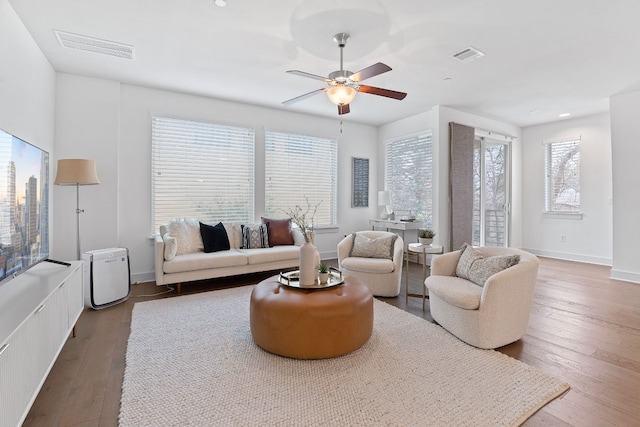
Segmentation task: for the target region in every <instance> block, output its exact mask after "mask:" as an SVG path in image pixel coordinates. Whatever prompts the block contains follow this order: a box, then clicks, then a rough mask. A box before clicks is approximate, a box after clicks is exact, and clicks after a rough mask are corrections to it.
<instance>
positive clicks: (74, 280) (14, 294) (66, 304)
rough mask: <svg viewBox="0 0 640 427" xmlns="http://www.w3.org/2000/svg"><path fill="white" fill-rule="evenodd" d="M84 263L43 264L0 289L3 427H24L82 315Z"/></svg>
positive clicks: (0, 406) (1, 423) (0, 363)
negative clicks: (68, 265) (33, 405)
mask: <svg viewBox="0 0 640 427" xmlns="http://www.w3.org/2000/svg"><path fill="white" fill-rule="evenodd" d="M82 281H83V275H82V263H81V262H80V261H75V262H73V263H72V264H71V266H70V267H66V266H61V265H58V264H51V263H46V262H43V263H40V264H38V265H36V266H35V267H33V268H32V269H30V270H28V271H26V272H25V273H23V274H22V275H20V276H18V277H16V278H15V279H13V280H11V281H9V282H7V283H5V284H4V285H1V286H0V408H2V409H1V410H0V426H2V427H5V426H14V425H20V424H21V423H22V422H23V421H24V418H25V417H26V415H27V413H28V412H29V408H30V407H31V404H32V403H33V401H34V400H35V398H36V396H37V395H38V392H39V391H40V387H42V384H43V383H44V380H45V379H46V378H47V375H48V374H49V371H50V370H51V367H52V366H53V364H54V362H55V361H56V358H57V357H58V354H59V353H60V350H62V347H63V346H64V344H65V342H66V339H67V337H68V336H69V334H70V332H71V330H72V329H73V327H74V325H75V323H76V321H77V320H78V318H79V317H80V314H81V313H82V310H83V301H84V296H83V289H84V286H83V282H82Z"/></svg>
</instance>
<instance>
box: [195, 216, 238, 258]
mask: <svg viewBox="0 0 640 427" xmlns="http://www.w3.org/2000/svg"><path fill="white" fill-rule="evenodd" d="M200 235H201V236H202V243H204V251H205V252H206V253H210V252H218V251H228V250H229V249H231V246H230V245H229V236H227V230H225V229H224V225H222V223H221V222H219V223H218V224H216V225H208V224H203V223H202V222H201V223H200Z"/></svg>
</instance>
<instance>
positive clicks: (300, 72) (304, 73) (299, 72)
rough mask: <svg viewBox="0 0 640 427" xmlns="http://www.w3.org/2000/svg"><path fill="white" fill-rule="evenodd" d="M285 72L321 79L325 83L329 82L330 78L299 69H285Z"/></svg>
mask: <svg viewBox="0 0 640 427" xmlns="http://www.w3.org/2000/svg"><path fill="white" fill-rule="evenodd" d="M287 73H289V74H293V75H296V76H300V77H307V78H310V79H315V80H322V81H323V82H325V83H329V82H330V81H331V79H328V78H326V77H322V76H319V75H317V74H311V73H306V72H304V71H299V70H289V71H287Z"/></svg>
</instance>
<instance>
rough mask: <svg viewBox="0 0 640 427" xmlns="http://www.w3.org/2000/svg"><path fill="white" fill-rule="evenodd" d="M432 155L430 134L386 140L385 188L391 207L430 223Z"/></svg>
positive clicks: (428, 224)
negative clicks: (389, 196) (388, 194)
mask: <svg viewBox="0 0 640 427" xmlns="http://www.w3.org/2000/svg"><path fill="white" fill-rule="evenodd" d="M432 175H433V155H432V144H431V134H430V133H429V134H427V133H425V134H420V135H416V136H413V137H410V138H404V139H400V140H395V141H389V142H387V145H386V156H385V189H386V190H388V191H390V192H391V208H392V209H393V210H394V211H395V212H407V213H412V214H415V215H416V219H417V220H419V221H424V223H425V226H427V227H432V226H433V219H432V214H433V185H432Z"/></svg>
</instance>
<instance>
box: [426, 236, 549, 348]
mask: <svg viewBox="0 0 640 427" xmlns="http://www.w3.org/2000/svg"><path fill="white" fill-rule="evenodd" d="M475 250H476V251H479V252H480V253H481V254H482V256H485V257H490V256H496V255H520V262H519V263H518V264H516V265H514V266H512V267H509V268H507V269H506V270H502V271H500V272H498V273H495V274H493V275H492V276H490V277H489V278H488V279H487V281H486V282H485V283H484V286H479V285H477V284H475V283H473V282H471V281H469V280H466V279H463V278H461V277H457V276H456V274H455V273H456V266H457V264H458V259H459V258H460V251H454V252H449V253H446V254H443V255H440V256H438V257H435V258H434V259H433V260H432V262H431V275H430V276H429V277H427V279H426V280H425V286H426V287H427V290H428V292H429V305H430V309H431V316H432V317H433V319H434V320H435V321H436V322H438V323H439V324H440V325H441V326H442V327H443V328H445V329H446V330H448V331H449V332H451V333H452V334H453V335H455V336H457V337H458V338H460V339H461V340H462V341H464V342H466V343H467V344H471V345H473V346H475V347H479V348H484V349H489V348H497V347H502V346H504V345H507V344H510V343H512V342H514V341H517V340H519V339H520V338H522V337H523V336H524V334H525V333H526V331H527V326H528V324H529V313H530V311H531V302H532V300H533V290H534V287H535V285H536V277H537V273H538V258H536V256H535V255H533V254H530V253H528V252H525V251H522V250H518V249H514V248H498V247H482V248H475Z"/></svg>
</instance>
